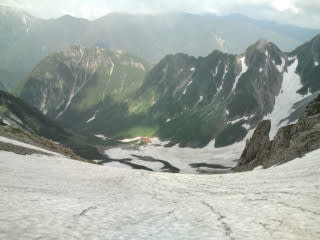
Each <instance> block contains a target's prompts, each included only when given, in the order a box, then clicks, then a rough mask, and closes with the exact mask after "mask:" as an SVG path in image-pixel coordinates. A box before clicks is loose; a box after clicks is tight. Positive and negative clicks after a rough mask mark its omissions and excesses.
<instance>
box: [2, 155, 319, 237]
mask: <svg viewBox="0 0 320 240" xmlns="http://www.w3.org/2000/svg"><path fill="white" fill-rule="evenodd" d="M319 155H320V150H317V151H314V152H311V153H309V154H308V155H306V156H305V157H303V158H301V159H295V160H293V161H291V162H288V163H286V164H283V165H281V166H276V167H272V168H269V169H266V170H255V171H251V172H245V173H234V174H223V175H192V174H191V175H188V174H169V173H159V172H157V173H152V172H147V171H141V170H132V169H120V168H113V167H108V166H98V165H94V164H88V163H84V162H79V161H73V160H70V159H66V158H64V157H61V156H42V155H26V156H23V155H16V154H14V153H10V152H0V239H248V240H250V239H254V240H256V239H304V240H307V239H319V238H320V232H319V224H320V204H319V202H320V201H319V200H320V199H319V189H320V161H319Z"/></svg>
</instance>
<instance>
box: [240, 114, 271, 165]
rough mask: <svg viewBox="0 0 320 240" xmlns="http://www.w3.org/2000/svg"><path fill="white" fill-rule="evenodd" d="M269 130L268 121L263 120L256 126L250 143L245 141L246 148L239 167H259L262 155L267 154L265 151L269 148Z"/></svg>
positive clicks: (269, 123)
mask: <svg viewBox="0 0 320 240" xmlns="http://www.w3.org/2000/svg"><path fill="white" fill-rule="evenodd" d="M270 128H271V122H270V120H264V121H262V122H260V123H259V124H258V126H257V128H256V130H255V131H254V134H253V136H252V138H251V139H250V141H247V144H246V147H245V149H244V151H243V153H242V155H241V161H240V163H239V167H241V166H251V165H254V166H255V165H259V163H260V161H261V160H262V159H263V157H264V154H268V152H266V150H268V149H269V148H270V146H271V143H270V140H269V132H270Z"/></svg>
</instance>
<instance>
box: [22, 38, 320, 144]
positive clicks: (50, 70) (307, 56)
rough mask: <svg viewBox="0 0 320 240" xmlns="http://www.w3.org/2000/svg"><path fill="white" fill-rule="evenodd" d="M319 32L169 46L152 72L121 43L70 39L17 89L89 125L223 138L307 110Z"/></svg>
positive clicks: (59, 115) (86, 128)
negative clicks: (238, 45)
mask: <svg viewBox="0 0 320 240" xmlns="http://www.w3.org/2000/svg"><path fill="white" fill-rule="evenodd" d="M319 39H320V35H318V36H317V37H315V38H314V39H313V40H312V41H310V42H308V43H305V44H304V45H302V46H300V47H298V48H297V49H296V50H294V51H292V52H291V53H284V52H282V51H281V50H280V49H279V48H278V47H277V46H276V45H275V44H273V43H271V42H269V41H266V40H259V41H257V42H256V43H255V44H253V45H251V46H250V47H248V48H247V50H246V51H245V53H244V54H241V55H234V54H228V53H223V52H221V51H218V50H215V51H213V52H212V53H211V54H209V55H208V56H207V57H199V58H196V57H191V56H188V55H186V54H176V55H168V56H166V57H165V58H163V59H162V60H161V61H160V62H159V64H157V65H156V66H155V67H154V68H153V69H152V70H151V71H150V72H148V64H146V63H145V62H144V61H142V60H140V59H137V58H134V57H130V56H129V55H126V54H124V53H121V52H112V51H107V50H103V49H100V48H93V49H84V48H81V47H72V48H70V49H67V50H65V51H63V52H59V53H56V54H53V55H51V56H49V57H47V58H45V59H44V60H42V61H41V62H40V64H38V65H37V67H36V68H35V69H34V70H33V71H32V73H31V74H30V76H29V78H28V79H27V81H26V82H25V83H24V85H23V86H22V87H21V89H20V91H19V95H20V96H21V97H22V98H23V99H24V100H25V101H27V102H28V103H30V104H32V105H33V106H35V107H37V108H38V109H39V110H41V111H42V112H43V113H45V114H47V116H49V117H50V118H52V119H56V120H58V121H59V122H60V123H61V124H63V125H64V126H65V127H69V128H72V129H73V130H75V131H81V132H82V133H84V132H85V133H86V134H89V135H103V136H108V137H126V136H127V137H128V136H137V135H140V136H141V135H142V136H144V135H156V136H160V137H162V138H169V139H171V140H172V141H176V142H179V143H182V144H183V145H189V146H202V145H205V144H206V143H208V142H209V141H210V140H212V139H215V140H216V142H215V144H216V146H217V147H218V146H225V145H229V144H231V143H234V142H236V141H239V140H241V139H243V138H244V137H245V136H246V134H247V132H248V131H249V130H250V129H253V128H254V127H255V126H256V124H257V123H258V122H259V121H261V120H262V119H263V118H265V117H266V116H268V117H269V118H272V119H273V125H274V127H273V131H274V130H276V129H277V128H278V127H279V126H280V125H283V124H284V123H287V122H291V121H294V120H296V119H297V118H298V117H299V116H300V114H301V112H302V111H303V107H304V106H305V104H306V103H307V102H308V101H310V100H311V99H312V96H313V95H311V93H316V92H317V91H319V90H320V86H319V79H318V77H317V76H319V75H320V72H319V71H320V66H319V47H320V42H319ZM147 72H148V73H147ZM145 77H146V78H145ZM301 100H302V101H301ZM281 101H282V102H281ZM279 106H281V109H278V107H279ZM278 125H279V126H278Z"/></svg>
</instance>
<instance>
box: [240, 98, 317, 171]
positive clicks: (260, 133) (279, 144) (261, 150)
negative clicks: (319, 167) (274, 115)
mask: <svg viewBox="0 0 320 240" xmlns="http://www.w3.org/2000/svg"><path fill="white" fill-rule="evenodd" d="M270 125H271V123H270V121H269V120H264V121H262V122H260V123H259V125H258V127H257V128H256V130H255V132H254V134H253V136H252V138H251V139H250V140H249V141H248V142H247V144H246V147H245V149H244V151H243V153H242V155H241V158H240V161H239V163H238V166H237V167H236V168H235V169H234V170H235V171H246V170H252V169H253V168H255V167H257V166H260V165H261V166H263V167H265V168H267V167H270V166H273V165H276V164H281V163H284V162H287V161H290V160H293V159H295V158H297V157H302V156H303V155H304V154H306V153H308V152H311V151H313V150H315V149H318V148H320V95H319V96H318V97H317V98H316V99H315V100H313V101H312V102H311V103H310V104H309V105H308V106H307V107H306V109H305V112H304V114H303V115H302V117H301V118H300V119H299V121H298V122H297V123H296V124H292V125H288V126H285V127H282V128H280V129H279V130H278V132H277V134H276V136H275V137H274V139H273V140H272V141H270V140H269V131H270Z"/></svg>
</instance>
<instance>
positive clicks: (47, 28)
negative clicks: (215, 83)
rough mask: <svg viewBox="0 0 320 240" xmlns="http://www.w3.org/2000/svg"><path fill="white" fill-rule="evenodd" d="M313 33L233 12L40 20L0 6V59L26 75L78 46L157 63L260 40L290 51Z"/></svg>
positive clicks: (242, 46)
mask: <svg viewBox="0 0 320 240" xmlns="http://www.w3.org/2000/svg"><path fill="white" fill-rule="evenodd" d="M282 29H290V30H289V31H282ZM311 34H312V35H314V31H313V30H310V29H303V28H297V27H293V26H291V27H289V26H282V25H279V24H276V23H270V24H264V23H263V22H259V21H255V20H250V19H248V18H240V19H239V18H235V17H234V16H230V17H220V16H216V15H211V14H202V15H192V14H185V13H175V14H174V13H172V14H163V15H129V14H120V13H113V14H109V15H107V16H105V17H102V18H100V19H97V20H95V21H88V20H85V19H79V18H74V17H71V16H63V17H61V18H58V19H52V20H41V19H36V18H33V17H32V16H30V15H28V14H27V13H25V12H22V11H18V10H15V9H12V8H5V7H1V8H0V50H1V52H2V54H1V56H0V63H1V66H2V67H1V68H2V69H5V70H6V71H8V72H24V73H28V72H30V71H31V70H32V68H33V67H34V66H35V65H36V64H37V63H38V62H39V61H40V60H41V59H42V58H43V57H45V56H47V55H49V54H51V53H53V52H55V51H57V50H62V49H65V48H67V47H69V46H70V45H74V44H80V45H82V46H85V47H89V48H90V47H96V46H97V47H102V48H110V49H121V50H126V51H128V52H130V53H131V54H133V55H135V56H138V57H142V58H144V59H146V60H148V61H150V62H153V63H157V62H158V61H159V60H160V59H161V58H163V57H164V56H165V55H167V54H174V53H178V52H183V53H186V54H190V55H193V56H205V55H206V54H207V52H208V49H217V50H220V51H224V52H230V53H241V52H243V51H244V50H245V49H246V47H247V46H248V45H249V44H251V43H252V42H255V41H257V40H258V39H259V38H264V39H267V40H269V41H272V42H274V43H275V44H277V45H278V46H279V47H280V48H281V49H284V50H292V49H294V48H295V47H296V46H298V45H299V44H301V43H302V42H303V41H305V40H306V39H308V38H309V36H310V35H311Z"/></svg>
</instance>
